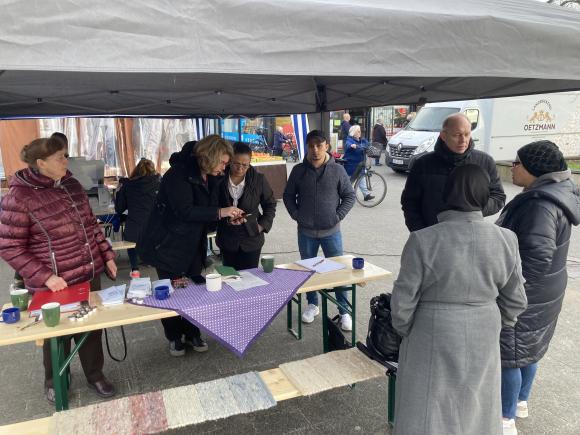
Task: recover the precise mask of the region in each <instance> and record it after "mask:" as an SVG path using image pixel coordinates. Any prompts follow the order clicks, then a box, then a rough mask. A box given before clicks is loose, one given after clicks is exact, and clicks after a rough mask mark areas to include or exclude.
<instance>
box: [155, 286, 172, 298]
mask: <svg viewBox="0 0 580 435" xmlns="http://www.w3.org/2000/svg"><path fill="white" fill-rule="evenodd" d="M154 292H155V299H158V300H160V301H162V300H165V299H167V298H169V287H168V286H166V285H160V286H158V287H155V290H154Z"/></svg>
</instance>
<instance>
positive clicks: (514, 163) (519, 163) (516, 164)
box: [512, 161, 522, 168]
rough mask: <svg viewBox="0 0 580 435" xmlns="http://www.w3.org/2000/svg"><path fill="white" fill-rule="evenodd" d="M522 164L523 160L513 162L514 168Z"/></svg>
mask: <svg viewBox="0 0 580 435" xmlns="http://www.w3.org/2000/svg"><path fill="white" fill-rule="evenodd" d="M521 164H522V162H518V161H515V162H512V168H515V167H516V166H520V165H521Z"/></svg>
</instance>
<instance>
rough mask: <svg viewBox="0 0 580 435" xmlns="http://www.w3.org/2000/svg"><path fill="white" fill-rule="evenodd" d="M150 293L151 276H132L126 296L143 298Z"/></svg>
mask: <svg viewBox="0 0 580 435" xmlns="http://www.w3.org/2000/svg"><path fill="white" fill-rule="evenodd" d="M150 294H151V278H133V279H132V280H131V283H130V284H129V291H128V292H127V297H128V298H144V297H146V296H149V295H150Z"/></svg>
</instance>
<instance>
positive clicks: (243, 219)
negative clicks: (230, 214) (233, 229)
mask: <svg viewBox="0 0 580 435" xmlns="http://www.w3.org/2000/svg"><path fill="white" fill-rule="evenodd" d="M250 216H252V213H248V214H246V213H245V212H244V213H242V215H241V216H239V217H237V218H235V219H230V224H232V225H242V224H244V223H246V222H248V219H247V218H249V217H250Z"/></svg>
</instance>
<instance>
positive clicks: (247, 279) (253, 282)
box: [226, 270, 268, 292]
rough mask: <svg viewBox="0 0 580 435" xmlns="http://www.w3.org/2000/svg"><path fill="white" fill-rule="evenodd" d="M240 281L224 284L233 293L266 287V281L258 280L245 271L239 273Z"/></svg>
mask: <svg viewBox="0 0 580 435" xmlns="http://www.w3.org/2000/svg"><path fill="white" fill-rule="evenodd" d="M240 276H241V277H242V278H241V279H236V280H232V281H227V282H226V284H227V285H229V286H230V287H231V288H233V289H234V290H235V291H238V292H239V291H241V290H247V289H250V288H254V287H262V286H264V285H268V282H267V281H264V280H263V279H261V278H258V277H257V276H256V275H252V274H251V273H250V272H246V271H245V270H241V271H240Z"/></svg>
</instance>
